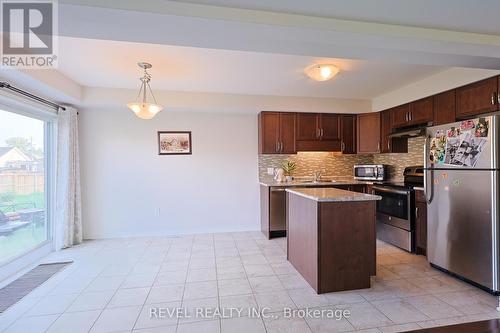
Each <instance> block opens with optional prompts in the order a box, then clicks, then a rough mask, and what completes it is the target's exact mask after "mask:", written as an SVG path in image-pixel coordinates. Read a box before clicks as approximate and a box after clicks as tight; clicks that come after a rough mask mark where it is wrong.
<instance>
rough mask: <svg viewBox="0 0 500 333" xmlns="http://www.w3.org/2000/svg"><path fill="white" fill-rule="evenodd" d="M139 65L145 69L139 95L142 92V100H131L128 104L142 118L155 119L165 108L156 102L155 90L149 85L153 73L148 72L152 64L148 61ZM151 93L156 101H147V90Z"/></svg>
mask: <svg viewBox="0 0 500 333" xmlns="http://www.w3.org/2000/svg"><path fill="white" fill-rule="evenodd" d="M138 65H139V67H141V68H142V69H144V76H143V77H141V79H140V80H141V82H142V83H141V88H140V89H139V95H138V96H137V97H140V96H141V93H142V101H140V102H130V103H127V106H128V108H129V109H130V110H132V112H134V114H135V115H136V116H137V117H138V118H140V119H153V118H154V116H156V115H157V114H158V113H159V112H160V111H161V110H163V106H162V105H160V104H158V103H157V102H156V98H155V96H154V95H153V91H152V90H151V87H150V86H149V81H151V74H149V73H148V72H147V70H148V69H149V68H151V67H152V66H151V64H148V63H146V62H140V63H139V64H138ZM148 90H149V92H150V93H151V96H152V97H153V100H154V103H148V101H147V96H146V94H147V91H148Z"/></svg>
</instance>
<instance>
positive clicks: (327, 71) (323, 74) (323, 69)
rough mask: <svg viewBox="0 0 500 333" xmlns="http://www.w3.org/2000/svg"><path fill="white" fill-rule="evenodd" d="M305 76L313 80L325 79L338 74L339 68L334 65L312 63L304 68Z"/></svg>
mask: <svg viewBox="0 0 500 333" xmlns="http://www.w3.org/2000/svg"><path fill="white" fill-rule="evenodd" d="M305 72H306V74H307V76H309V77H310V78H311V79H313V80H315V81H327V80H330V79H332V78H333V77H334V76H335V75H337V74H338V72H339V68H338V67H337V66H335V65H328V64H325V65H321V64H320V65H312V66H309V67H307V68H306V70H305Z"/></svg>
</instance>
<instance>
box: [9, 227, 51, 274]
mask: <svg viewBox="0 0 500 333" xmlns="http://www.w3.org/2000/svg"><path fill="white" fill-rule="evenodd" d="M46 235H47V232H46V231H45V225H44V224H38V223H37V225H27V226H26V227H24V228H21V229H17V230H16V231H14V232H13V233H11V234H9V235H4V236H0V264H1V263H2V262H4V261H6V260H8V259H9V258H12V257H14V256H17V255H19V254H22V253H24V252H26V251H29V250H30V249H31V248H33V247H35V246H36V245H38V244H40V243H41V242H43V241H45V240H46V239H47V236H46Z"/></svg>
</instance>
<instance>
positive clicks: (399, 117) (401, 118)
mask: <svg viewBox="0 0 500 333" xmlns="http://www.w3.org/2000/svg"><path fill="white" fill-rule="evenodd" d="M391 112H392V127H393V128H401V127H407V126H414V125H423V124H427V123H430V122H432V121H433V119H434V99H433V98H432V97H426V98H422V99H420V100H418V101H415V102H411V103H408V104H403V105H400V106H396V107H394V108H392V109H391Z"/></svg>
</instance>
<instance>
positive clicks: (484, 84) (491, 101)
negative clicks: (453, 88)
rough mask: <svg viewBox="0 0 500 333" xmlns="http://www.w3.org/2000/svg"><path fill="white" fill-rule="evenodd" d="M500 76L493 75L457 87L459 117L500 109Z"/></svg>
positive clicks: (468, 116)
mask: <svg viewBox="0 0 500 333" xmlns="http://www.w3.org/2000/svg"><path fill="white" fill-rule="evenodd" d="M498 81H499V78H498V77H493V78H489V79H486V80H482V81H479V82H475V83H472V84H469V85H466V86H463V87H460V88H457V92H456V93H457V96H456V100H457V114H456V116H457V118H458V119H464V118H470V117H473V116H476V115H479V114H482V113H488V112H494V111H498V110H499V104H500V103H499V102H500V101H499V98H498V93H499V89H498V85H499V82H498Z"/></svg>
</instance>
